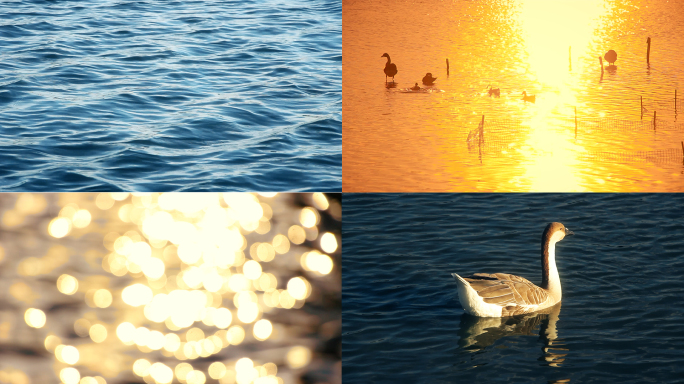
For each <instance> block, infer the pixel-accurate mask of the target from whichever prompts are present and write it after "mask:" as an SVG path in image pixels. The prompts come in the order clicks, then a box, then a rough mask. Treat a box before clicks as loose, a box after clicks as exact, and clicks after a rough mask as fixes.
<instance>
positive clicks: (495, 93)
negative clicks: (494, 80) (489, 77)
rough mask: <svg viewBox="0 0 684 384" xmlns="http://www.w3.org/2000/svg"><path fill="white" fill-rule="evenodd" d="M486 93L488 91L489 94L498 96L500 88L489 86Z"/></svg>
mask: <svg viewBox="0 0 684 384" xmlns="http://www.w3.org/2000/svg"><path fill="white" fill-rule="evenodd" d="M487 93H489V96H496V97H499V96H501V89H499V88H492V86H491V85H490V86H489V90H487Z"/></svg>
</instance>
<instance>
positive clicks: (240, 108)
mask: <svg viewBox="0 0 684 384" xmlns="http://www.w3.org/2000/svg"><path fill="white" fill-rule="evenodd" d="M341 8H342V7H341V3H340V2H338V1H330V0H287V1H285V0H264V1H253V0H241V1H207V0H202V1H193V0H187V1H163V0H141V1H124V0H121V1H106V0H98V1H24V0H22V1H3V2H2V6H1V7H0V190H26V191H85V190H134V191H147V190H155V191H167V190H178V191H186V190H195V191H200V190H219V189H220V190H278V191H289V190H317V191H327V190H340V189H341V177H342V156H341V151H342V147H341V143H342V126H341V103H342V90H341V89H342V84H341V58H342V31H341V17H342V9H341Z"/></svg>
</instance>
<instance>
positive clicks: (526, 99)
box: [522, 91, 537, 103]
mask: <svg viewBox="0 0 684 384" xmlns="http://www.w3.org/2000/svg"><path fill="white" fill-rule="evenodd" d="M522 96H523V98H522V99H523V101H529V102H530V103H534V102H535V101H537V96H536V95H530V96H527V91H523V93H522Z"/></svg>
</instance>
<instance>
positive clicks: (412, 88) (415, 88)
mask: <svg viewBox="0 0 684 384" xmlns="http://www.w3.org/2000/svg"><path fill="white" fill-rule="evenodd" d="M411 90H412V91H420V87H419V86H418V83H416V85H414V86H413V87H411Z"/></svg>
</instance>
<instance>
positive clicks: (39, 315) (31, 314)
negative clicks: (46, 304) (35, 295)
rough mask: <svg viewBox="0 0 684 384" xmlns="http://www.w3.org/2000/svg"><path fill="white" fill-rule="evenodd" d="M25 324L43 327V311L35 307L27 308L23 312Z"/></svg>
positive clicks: (44, 319)
mask: <svg viewBox="0 0 684 384" xmlns="http://www.w3.org/2000/svg"><path fill="white" fill-rule="evenodd" d="M24 320H25V321H26V324H28V325H29V326H30V327H33V328H43V326H44V325H45V321H46V318H45V312H43V311H41V310H40V309H36V308H29V309H27V310H26V312H25V313H24Z"/></svg>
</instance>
